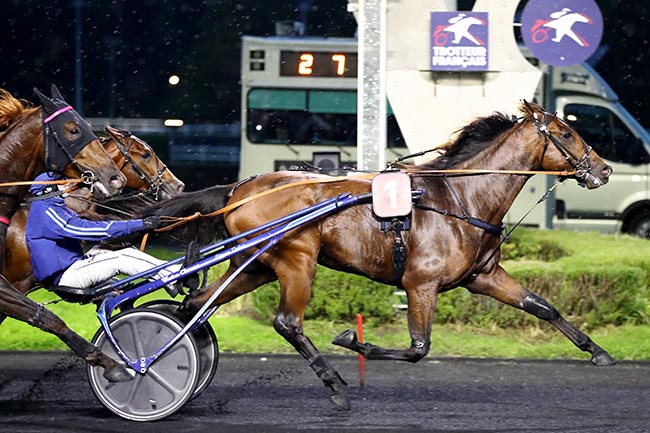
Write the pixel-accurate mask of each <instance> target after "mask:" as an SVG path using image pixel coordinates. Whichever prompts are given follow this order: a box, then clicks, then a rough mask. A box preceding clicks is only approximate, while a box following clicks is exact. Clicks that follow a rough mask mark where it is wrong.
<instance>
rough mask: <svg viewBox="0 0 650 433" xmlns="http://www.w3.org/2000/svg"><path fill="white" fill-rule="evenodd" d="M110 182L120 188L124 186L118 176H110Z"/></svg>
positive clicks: (122, 180)
mask: <svg viewBox="0 0 650 433" xmlns="http://www.w3.org/2000/svg"><path fill="white" fill-rule="evenodd" d="M111 184H113V185H114V186H115V187H116V188H122V187H123V186H124V179H123V178H122V177H120V176H111Z"/></svg>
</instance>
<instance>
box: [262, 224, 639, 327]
mask: <svg viewBox="0 0 650 433" xmlns="http://www.w3.org/2000/svg"><path fill="white" fill-rule="evenodd" d="M502 265H503V266H504V268H505V269H506V270H507V271H508V272H509V273H510V274H511V275H512V276H513V277H514V278H515V279H517V280H518V281H519V282H520V283H521V284H522V285H523V286H524V287H527V288H528V289H530V290H531V291H533V292H535V293H537V294H539V295H540V296H542V297H543V298H545V299H546V300H547V301H548V302H549V303H551V305H553V306H554V307H555V308H556V309H557V310H558V311H559V312H560V313H561V314H562V315H563V316H564V317H565V318H566V319H567V320H569V321H571V322H572V323H574V324H575V325H577V326H579V327H581V328H585V329H590V328H595V327H599V326H605V325H624V324H634V325H639V324H650V289H649V287H650V242H648V241H644V240H642V239H637V238H632V237H629V236H612V235H602V234H596V233H573V232H565V231H543V230H530V229H518V230H517V231H516V232H515V233H514V234H513V236H512V239H511V240H510V241H509V242H508V243H505V244H504V246H503V258H502ZM394 290H395V288H394V287H390V286H385V285H382V284H378V283H375V282H372V281H370V280H368V279H366V278H363V277H360V276H356V275H350V274H345V273H339V272H335V271H332V270H329V269H325V268H322V267H319V271H318V273H317V274H316V279H315V281H314V287H313V292H312V299H311V302H310V305H309V307H308V309H307V312H306V317H307V318H308V319H325V320H332V321H348V322H349V321H351V320H354V318H355V316H356V314H357V313H363V314H364V316H366V317H367V319H368V320H376V321H390V320H391V319H393V318H394V317H395V316H396V314H398V312H397V311H396V310H395V309H394V308H393V307H392V305H393V304H395V303H396V297H395V296H394V295H393V292H394ZM278 302H279V288H278V285H277V283H276V284H272V285H268V286H266V287H263V288H260V289H257V290H256V291H254V292H253V303H254V307H255V310H256V312H257V313H258V314H259V315H260V316H261V317H263V318H267V319H271V318H273V317H274V316H275V313H276V311H277V306H278ZM435 320H436V323H441V324H443V323H452V324H453V323H469V324H474V325H479V326H486V327H494V326H503V327H524V326H538V325H539V323H540V320H539V319H537V318H535V317H534V316H532V315H530V314H527V313H525V312H523V311H521V310H518V309H516V308H513V307H510V306H506V305H503V304H501V303H499V302H498V301H496V300H494V299H492V298H490V297H486V296H480V295H473V294H471V293H469V292H468V291H467V290H465V289H463V288H459V289H456V290H452V291H450V292H447V293H443V294H441V295H440V296H439V299H438V306H437V309H436V314H435Z"/></svg>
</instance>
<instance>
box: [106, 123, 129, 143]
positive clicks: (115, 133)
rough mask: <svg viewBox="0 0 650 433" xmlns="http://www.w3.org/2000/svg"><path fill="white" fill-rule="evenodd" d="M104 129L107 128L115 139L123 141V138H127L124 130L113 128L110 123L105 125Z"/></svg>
mask: <svg viewBox="0 0 650 433" xmlns="http://www.w3.org/2000/svg"><path fill="white" fill-rule="evenodd" d="M104 129H106V132H108V135H110V136H111V137H113V139H115V140H119V141H121V140H124V139H125V138H126V137H125V135H124V134H123V133H122V131H120V130H119V129H117V128H113V127H112V126H111V125H109V124H108V123H107V124H105V125H104Z"/></svg>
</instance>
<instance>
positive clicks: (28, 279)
mask: <svg viewBox="0 0 650 433" xmlns="http://www.w3.org/2000/svg"><path fill="white" fill-rule="evenodd" d="M106 132H107V133H108V136H107V137H102V138H100V140H101V142H102V145H103V146H104V149H105V150H106V153H107V154H108V155H109V156H110V157H111V159H112V160H113V162H115V164H116V165H117V166H118V167H120V171H121V172H122V174H123V175H124V177H125V178H126V184H125V192H123V194H121V195H118V196H115V197H112V198H111V199H108V200H106V201H103V202H102V203H101V205H106V206H108V207H109V208H110V209H113V208H117V209H118V210H119V209H120V204H121V203H122V199H124V200H133V199H134V198H136V197H135V195H137V196H143V197H144V198H145V200H143V201H142V204H140V206H142V207H144V206H145V205H147V204H148V203H150V200H157V199H159V200H168V199H170V198H172V197H175V196H177V195H178V194H179V193H180V192H182V191H183V189H184V188H185V184H184V183H183V182H182V181H181V180H180V179H178V178H177V177H176V176H175V175H174V173H172V172H171V170H169V169H168V168H167V166H166V165H165V164H164V163H163V162H162V161H161V160H160V158H159V157H158V155H156V153H155V152H154V150H153V149H152V148H151V147H150V146H149V145H148V144H147V143H145V142H144V141H143V140H141V139H140V138H138V137H136V136H135V135H133V134H131V133H130V132H128V131H122V130H118V129H116V128H113V127H111V126H108V125H107V126H106ZM147 198H149V199H150V200H146V199H147ZM66 205H67V206H68V207H70V208H71V209H73V210H74V211H75V212H77V213H78V214H79V215H81V216H83V217H85V218H88V219H94V220H99V219H106V216H105V215H104V214H103V213H102V212H101V208H100V211H99V212H98V211H97V210H96V203H95V202H94V201H92V197H91V193H90V191H89V189H88V188H80V189H77V190H75V191H72V192H71V193H70V196H69V197H67V198H66ZM28 215H29V205H27V204H24V205H22V206H21V207H20V208H19V209H18V210H17V211H16V213H15V214H14V215H13V216H12V217H11V224H10V225H9V229H8V231H7V244H6V248H5V257H4V263H5V266H4V268H3V269H2V275H4V276H5V277H6V278H7V280H8V281H9V283H11V285H13V286H14V287H15V288H16V289H18V290H19V291H21V292H22V293H25V294H26V293H29V292H30V291H32V290H33V289H36V288H38V287H40V285H39V284H38V282H37V281H36V280H35V278H34V274H33V273H32V265H31V262H30V260H29V250H28V249H27V244H26V242H25V226H26V224H27V217H28ZM121 217H122V215H120V218H119V219H123V218H121ZM1 322H2V315H0V323H1Z"/></svg>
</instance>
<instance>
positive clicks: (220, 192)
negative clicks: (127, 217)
mask: <svg viewBox="0 0 650 433" xmlns="http://www.w3.org/2000/svg"><path fill="white" fill-rule="evenodd" d="M235 186H236V184H230V185H216V186H212V187H209V188H205V189H202V190H198V191H192V192H183V193H180V194H179V195H178V196H176V197H173V198H171V199H169V200H165V201H163V202H159V203H156V204H154V205H152V206H150V207H148V208H146V209H145V210H144V211H142V213H141V215H140V216H142V217H146V216H151V215H157V216H160V217H175V218H179V217H181V218H182V217H190V216H192V215H197V214H198V215H199V217H198V218H194V219H190V220H188V221H187V222H186V223H182V224H179V225H178V226H176V227H175V228H173V229H172V230H170V231H169V232H168V233H169V235H170V236H171V237H173V238H174V239H175V240H177V241H179V242H181V243H183V244H185V245H187V244H189V243H190V242H191V241H193V240H195V241H197V242H198V243H199V244H200V245H207V244H210V243H213V242H215V241H219V240H222V239H226V238H228V237H229V236H230V235H229V233H228V230H227V229H226V225H225V223H224V219H223V215H216V216H209V214H211V213H213V212H215V211H218V210H219V209H221V208H223V207H225V206H226V204H227V203H228V199H229V198H230V195H231V194H232V191H233V189H234V188H235ZM163 220H164V219H163ZM162 233H163V234H164V233H167V232H162Z"/></svg>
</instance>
